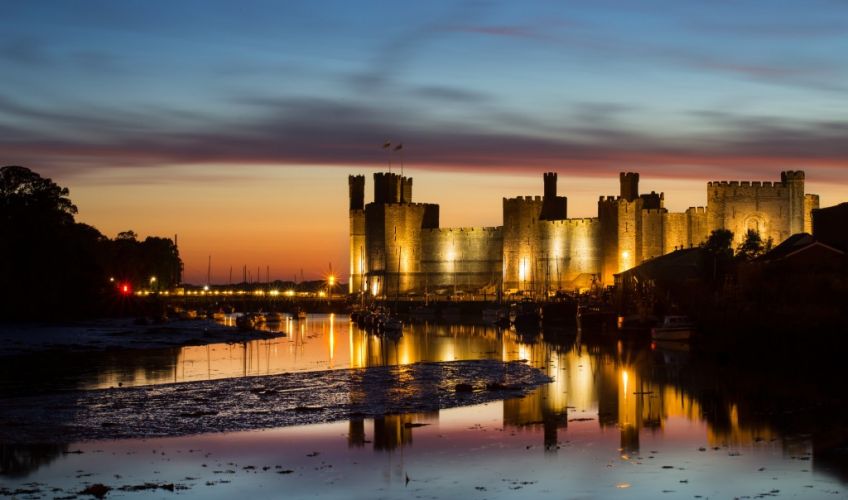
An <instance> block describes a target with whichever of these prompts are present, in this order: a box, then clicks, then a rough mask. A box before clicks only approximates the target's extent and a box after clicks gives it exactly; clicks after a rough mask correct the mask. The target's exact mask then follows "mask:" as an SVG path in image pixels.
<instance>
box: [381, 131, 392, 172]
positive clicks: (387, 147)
mask: <svg viewBox="0 0 848 500" xmlns="http://www.w3.org/2000/svg"><path fill="white" fill-rule="evenodd" d="M383 150H385V151H386V153H388V155H389V156H388V160H389V173H392V143H391V141H389V140H388V139H386V140H385V141H383Z"/></svg>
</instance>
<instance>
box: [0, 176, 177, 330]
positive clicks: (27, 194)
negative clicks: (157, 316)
mask: <svg viewBox="0 0 848 500" xmlns="http://www.w3.org/2000/svg"><path fill="white" fill-rule="evenodd" d="M76 213H77V208H76V206H74V204H73V203H72V202H71V200H70V198H69V192H68V189H67V188H63V187H60V186H58V185H57V184H56V183H54V182H53V181H52V180H50V179H48V178H43V177H41V176H40V175H39V174H37V173H35V172H33V171H31V170H29V169H27V168H24V167H19V166H8V167H2V168H0V319H33V320H41V319H50V318H69V317H85V316H91V315H95V314H103V313H106V312H109V309H110V305H111V304H112V303H114V302H115V301H116V300H117V299H118V287H119V286H120V284H122V283H127V284H129V285H130V286H131V287H132V288H139V287H140V286H142V285H147V284H148V283H149V280H150V278H151V277H153V276H156V282H157V283H158V284H159V286H161V287H170V286H173V285H176V284H178V283H179V280H180V273H181V269H182V262H181V261H180V258H179V252H178V251H177V248H176V246H175V245H174V243H173V242H172V241H171V240H170V239H166V238H157V237H148V238H146V239H145V240H144V241H142V242H139V241H138V240H137V239H136V235H135V233H133V232H132V231H127V232H125V233H121V234H120V235H119V237H118V238H116V239H115V240H110V239H109V238H107V237H105V236H104V235H103V234H101V233H100V231H98V230H97V229H95V228H94V227H92V226H89V225H87V224H82V223H78V222H76V221H75V220H74V215H75V214H76ZM110 278H112V280H110Z"/></svg>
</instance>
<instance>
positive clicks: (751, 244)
mask: <svg viewBox="0 0 848 500" xmlns="http://www.w3.org/2000/svg"><path fill="white" fill-rule="evenodd" d="M765 252H766V245H765V244H764V243H763V238H762V237H761V236H760V233H758V232H757V231H755V230H753V229H749V230H748V232H747V233H745V239H744V240H742V243H740V244H739V246H738V247H737V248H736V258H737V259H739V260H743V261H751V260H754V259H756V258H757V257H759V256H760V255H762V254H764V253H765Z"/></svg>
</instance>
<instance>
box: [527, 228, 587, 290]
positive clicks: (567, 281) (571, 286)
mask: <svg viewBox="0 0 848 500" xmlns="http://www.w3.org/2000/svg"><path fill="white" fill-rule="evenodd" d="M600 229H601V226H600V222H599V220H598V219H597V218H587V219H565V220H556V221H540V222H539V223H538V227H537V240H536V241H537V243H536V249H537V251H536V255H535V256H534V267H533V269H532V272H531V273H530V275H531V276H533V277H535V279H534V280H533V281H532V283H531V287H530V288H532V289H533V290H534V291H535V292H536V293H537V294H544V291H545V290H549V291H553V290H560V289H561V290H579V289H586V288H589V287H590V286H591V285H592V278H593V275H598V274H600V272H601V248H600V234H601V233H600Z"/></svg>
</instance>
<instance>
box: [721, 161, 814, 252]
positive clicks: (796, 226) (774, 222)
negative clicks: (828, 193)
mask: <svg viewBox="0 0 848 500" xmlns="http://www.w3.org/2000/svg"><path fill="white" fill-rule="evenodd" d="M799 174H800V175H799ZM782 179H783V180H781V181H780V182H774V183H772V182H758V181H753V182H749V181H741V182H740V181H717V182H709V183H707V226H708V229H709V231H713V230H716V229H729V230H730V231H732V232H733V238H734V239H733V243H734V246H735V245H738V244H740V243H741V242H742V240H743V239H744V238H745V234H746V233H747V232H748V230H749V229H753V230H755V231H757V232H759V233H760V235H761V236H762V238H763V239H764V240H766V239H769V238H771V239H772V241H773V242H774V243H775V244H777V243H778V242H781V241H783V240H785V239H786V238H788V237H789V236H790V235H792V234H794V233H796V232H801V231H802V230H803V228H804V223H803V221H804V202H803V200H804V175H803V172H800V173H799V172H784V173H783V174H782ZM799 196H800V198H799ZM799 200H800V201H799Z"/></svg>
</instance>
